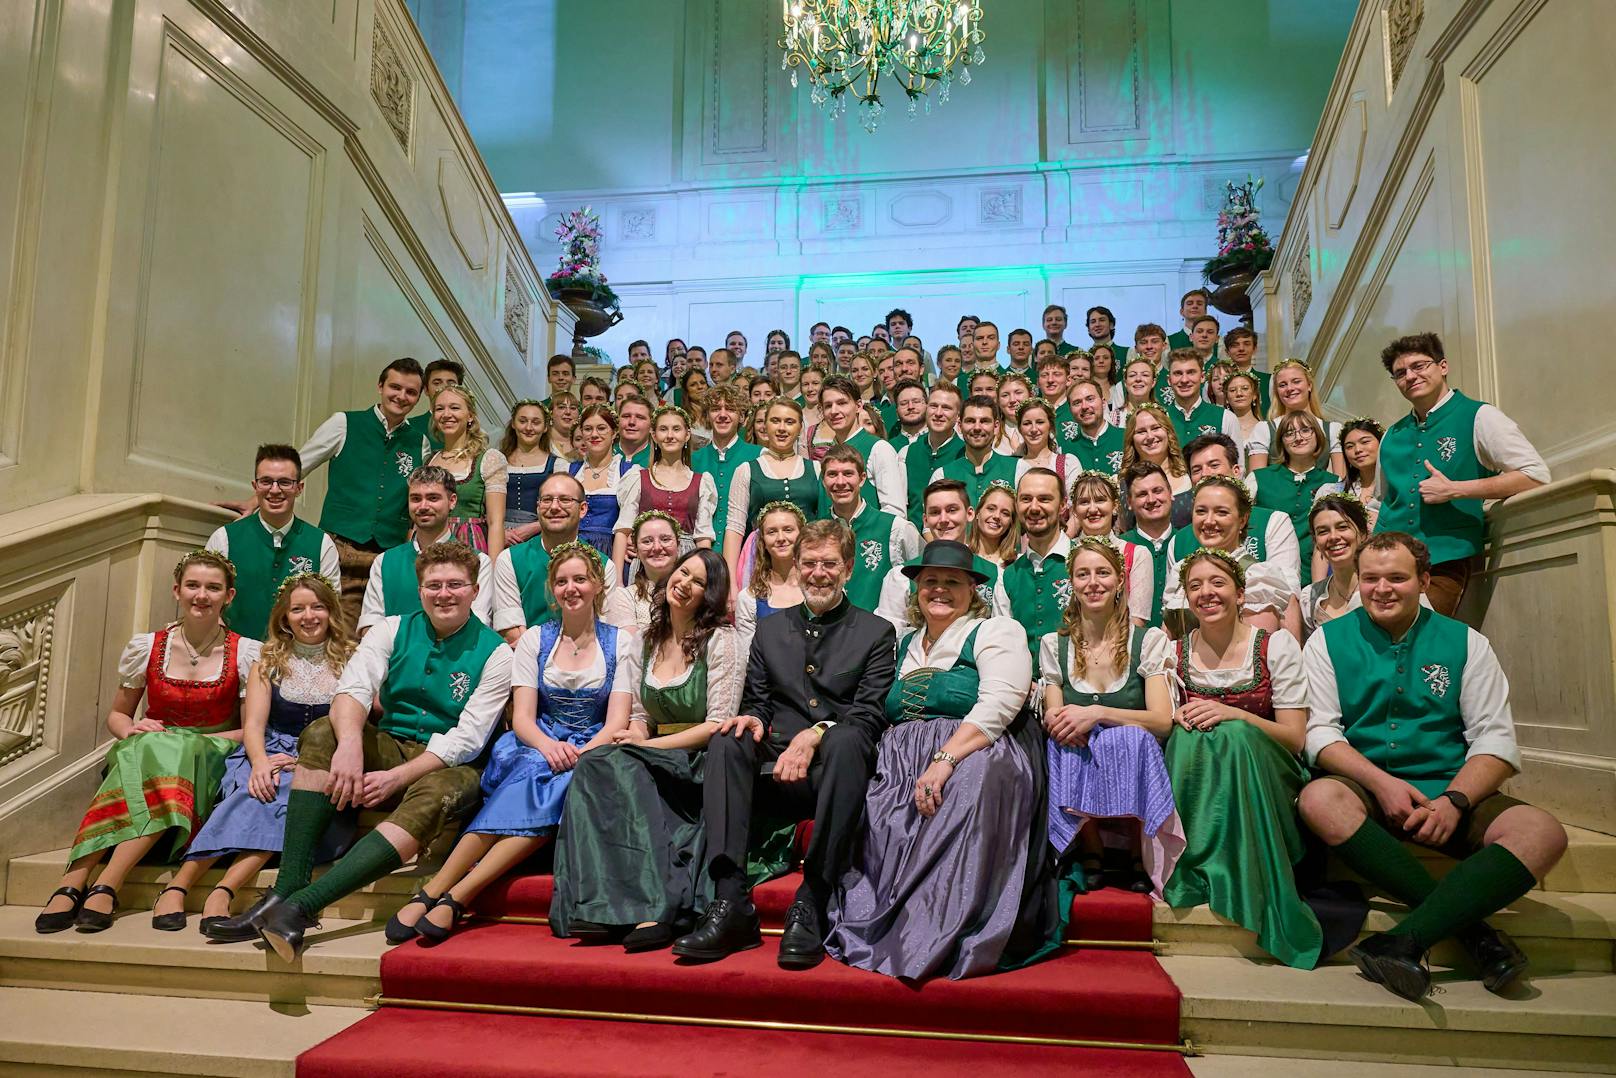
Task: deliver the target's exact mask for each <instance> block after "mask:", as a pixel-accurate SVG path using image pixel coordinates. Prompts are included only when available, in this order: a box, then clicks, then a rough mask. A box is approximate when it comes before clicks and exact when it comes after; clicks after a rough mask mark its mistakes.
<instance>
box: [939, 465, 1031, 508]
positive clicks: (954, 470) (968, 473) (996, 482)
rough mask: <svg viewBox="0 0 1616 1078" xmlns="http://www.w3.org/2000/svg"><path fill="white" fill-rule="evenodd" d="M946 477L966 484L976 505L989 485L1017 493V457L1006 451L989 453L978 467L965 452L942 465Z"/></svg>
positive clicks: (966, 488)
mask: <svg viewBox="0 0 1616 1078" xmlns="http://www.w3.org/2000/svg"><path fill="white" fill-rule="evenodd" d="M942 470H943V478H944V479H958V480H959V481H960V482H962V483H964V484H965V492H966V494H967V495H969V496H970V499H971V505H972V506H973V507H974V506H975V505H976V503H977V502H978V501H979V500H980V499H981V497H982V492H983V491H985V490H987V489H988V487H993V486H998V487H1003V488H1004V489H1005V490H1008V491H1010V492H1011V493H1012V494H1013V493H1015V489H1016V458H1015V457H1012V456H1009V455H1007V454H1005V453H989V454H988V459H987V460H985V461H983V462H982V467H981V468H980V469H978V468H977V467H976V465H974V464H972V463H971V460H970V458H969V457H967V456H966V455H965V454H964V453H963V452H961V453H960V455H959V457H958V458H957V459H955V460H951V461H949V462H948V463H947V464H944V465H942Z"/></svg>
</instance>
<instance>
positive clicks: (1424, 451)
mask: <svg viewBox="0 0 1616 1078" xmlns="http://www.w3.org/2000/svg"><path fill="white" fill-rule="evenodd" d="M1480 410H1481V402H1480V401H1475V400H1471V399H1470V398H1469V397H1467V396H1465V395H1464V394H1463V393H1460V392H1459V391H1458V390H1454V391H1453V395H1452V396H1451V397H1449V398H1448V399H1447V401H1446V402H1445V403H1444V404H1443V405H1442V407H1440V408H1438V409H1436V410H1435V411H1433V412H1432V413H1431V414H1430V415H1428V416H1426V418H1425V422H1424V423H1421V422H1419V421H1418V420H1417V419H1415V418H1414V415H1413V413H1412V412H1411V413H1409V414H1408V415H1406V416H1404V417H1403V418H1402V419H1399V420H1398V421H1397V422H1396V423H1394V424H1392V429H1391V430H1389V431H1387V432H1386V437H1385V438H1383V439H1381V443H1380V467H1381V472H1382V475H1383V476H1384V478H1383V480H1382V486H1383V487H1384V495H1383V498H1382V501H1381V503H1380V517H1379V519H1378V520H1377V521H1376V522H1375V530H1376V531H1377V532H1392V531H1401V532H1408V533H1409V534H1410V535H1414V536H1417V537H1418V538H1420V539H1423V540H1424V541H1425V545H1426V546H1428V547H1430V548H1431V561H1432V562H1433V563H1436V564H1440V563H1442V562H1448V561H1456V560H1458V559H1460V558H1469V557H1474V556H1475V555H1477V554H1480V553H1481V550H1482V547H1483V545H1484V544H1485V542H1486V538H1487V521H1486V519H1485V517H1484V516H1483V515H1482V500H1481V499H1480V498H1455V499H1454V500H1453V501H1451V502H1444V503H1442V504H1441V505H1427V504H1426V503H1425V502H1424V501H1423V500H1421V498H1420V483H1421V482H1423V481H1424V480H1426V479H1428V478H1429V477H1430V474H1431V473H1430V472H1428V471H1427V470H1426V468H1425V465H1426V463H1427V462H1429V463H1430V464H1431V466H1432V467H1434V468H1436V470H1437V471H1439V472H1441V473H1442V474H1443V475H1445V476H1447V477H1448V478H1449V479H1453V480H1457V481H1461V482H1462V481H1464V480H1467V479H1487V478H1491V477H1492V476H1495V475H1497V474H1498V473H1497V472H1494V471H1491V470H1489V469H1487V468H1484V467H1482V464H1481V461H1480V460H1478V459H1477V458H1476V413H1477V412H1478V411H1480Z"/></svg>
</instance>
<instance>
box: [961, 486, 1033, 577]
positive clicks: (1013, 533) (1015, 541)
mask: <svg viewBox="0 0 1616 1078" xmlns="http://www.w3.org/2000/svg"><path fill="white" fill-rule="evenodd" d="M994 492H998V493H1000V494H1003V495H1004V496H1005V497H1007V498H1009V499H1010V523H1009V525H1007V526H1006V527H1005V529H1004V534H1003V535H1001V536H1000V537H999V541H998V543H996V544H994V545H992V546H989V545H988V539H987V537H986V536H984V535H979V534H978V532H977V527H976V521H975V520H974V519H973V520H972V522H971V527H970V535H969V536H967V538H968V539H969V542H967V543H966V544H965V545H966V546H968V547H970V548H971V553H972V554H977V555H980V556H981V557H984V558H991V559H995V560H997V561H998V562H999V563H1000V564H1001V565H1008V564H1010V562H1011V561H1012V560H1013V559H1014V558H1015V556H1016V552H1017V551H1018V550H1020V548H1021V522H1020V521H1019V520H1017V519H1016V496H1015V495H1014V494H1013V493H1011V492H1010V490H1009V488H1007V487H1001V486H999V485H998V484H997V483H992V484H989V485H988V486H987V487H986V488H985V489H984V490H983V491H982V495H981V497H979V498H977V499H976V505H975V506H973V507H972V508H973V511H974V514H975V516H981V515H982V505H983V503H984V502H986V501H987V500H988V499H989V498H990V497H992V496H993V494H994Z"/></svg>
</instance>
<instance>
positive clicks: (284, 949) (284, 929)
mask: <svg viewBox="0 0 1616 1078" xmlns="http://www.w3.org/2000/svg"><path fill="white" fill-rule="evenodd" d="M319 927H320V919H319V918H318V917H315V916H314V915H313V914H308V913H304V912H303V911H302V910H300V909H298V908H297V907H296V906H294V905H292V904H291V903H290V902H277V903H276V904H275V905H274V906H272V907H271V908H269V909H268V910H266V911H264V914H263V916H262V917H260V918H259V919H258V935H259V936H260V937H262V938H263V941H264V942H265V943H267V944H269V946H270V949H271V950H272V951H274V952H275V954H276V955H278V956H279V957H280V960H281V961H282V962H295V961H296V960H297V956H298V955H300V954H302V953H303V933H305V932H307V931H308V930H309V929H311V928H319Z"/></svg>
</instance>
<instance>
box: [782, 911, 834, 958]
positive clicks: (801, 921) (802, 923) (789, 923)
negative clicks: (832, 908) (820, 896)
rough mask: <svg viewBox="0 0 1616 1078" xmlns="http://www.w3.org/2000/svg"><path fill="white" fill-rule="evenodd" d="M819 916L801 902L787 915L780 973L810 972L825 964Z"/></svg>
mask: <svg viewBox="0 0 1616 1078" xmlns="http://www.w3.org/2000/svg"><path fill="white" fill-rule="evenodd" d="M819 923H820V920H819V914H818V912H817V911H815V909H814V908H813V906H812V905H810V904H809V903H807V902H803V901H801V900H799V901H796V902H793V903H792V904H791V908H790V909H789V910H787V911H786V927H785V931H784V932H782V933H781V934H780V954H779V957H778V959H777V961H778V962H779V964H780V968H781V969H813V968H814V967H815V966H817V965H819V963H820V962H822V961H824V958H825V937H824V935H823V934H822V933H821V932H820V931H819Z"/></svg>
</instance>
